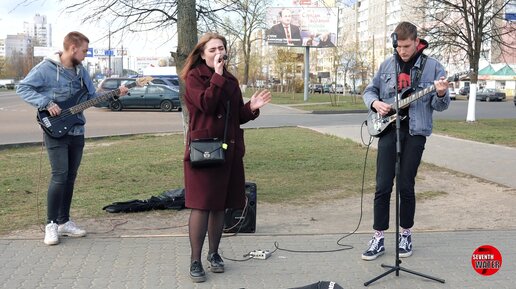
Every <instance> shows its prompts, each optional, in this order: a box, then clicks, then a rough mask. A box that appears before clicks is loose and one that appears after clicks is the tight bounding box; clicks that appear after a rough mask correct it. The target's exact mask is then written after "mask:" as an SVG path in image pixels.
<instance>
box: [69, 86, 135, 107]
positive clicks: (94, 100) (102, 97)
mask: <svg viewBox="0 0 516 289" xmlns="http://www.w3.org/2000/svg"><path fill="white" fill-rule="evenodd" d="M124 86H125V87H127V88H128V89H131V88H133V87H135V86H137V83H136V82H131V83H129V84H124ZM119 93H120V89H119V88H117V89H115V90H111V91H108V92H106V93H104V94H102V95H100V96H97V97H95V98H92V99H90V100H87V101H85V102H81V103H79V104H77V105H74V106H72V107H70V108H69V109H68V110H69V111H70V112H71V113H72V114H76V113H79V112H81V111H83V110H85V109H87V108H89V107H92V106H94V105H95V104H98V103H101V102H103V101H106V100H108V99H110V98H113V97H114V96H116V95H118V94H119Z"/></svg>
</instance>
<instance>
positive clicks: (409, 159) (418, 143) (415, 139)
mask: <svg viewBox="0 0 516 289" xmlns="http://www.w3.org/2000/svg"><path fill="white" fill-rule="evenodd" d="M400 141H401V155H400V175H399V181H398V183H399V186H400V187H399V190H400V210H399V214H400V226H401V227H402V228H406V229H409V228H412V226H413V225H414V215H415V212H416V195H415V191H414V185H415V180H416V175H417V170H418V168H419V164H420V163H421V157H422V156H423V151H424V149H425V143H426V137H425V136H421V135H416V136H412V135H410V134H409V131H408V125H407V124H406V123H405V124H404V125H402V127H401V129H400ZM395 174H396V129H395V128H392V129H390V130H389V131H387V132H386V134H385V135H383V136H381V137H380V139H379V140H378V156H377V159H376V192H375V196H374V224H373V229H375V230H377V231H384V230H387V229H388V228H389V212H390V200H391V193H392V187H393V185H394V177H395Z"/></svg>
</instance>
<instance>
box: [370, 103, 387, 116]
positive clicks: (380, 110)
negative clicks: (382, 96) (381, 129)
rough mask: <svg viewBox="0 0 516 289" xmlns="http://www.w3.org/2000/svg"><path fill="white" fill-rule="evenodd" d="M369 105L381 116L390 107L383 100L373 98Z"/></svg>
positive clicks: (385, 113)
mask: <svg viewBox="0 0 516 289" xmlns="http://www.w3.org/2000/svg"><path fill="white" fill-rule="evenodd" d="M371 106H372V107H373V108H374V109H375V110H376V112H378V113H379V114H380V115H381V116H384V115H387V114H388V113H389V112H390V111H391V109H392V107H391V105H390V104H387V103H385V102H383V101H380V100H375V101H373V104H371Z"/></svg>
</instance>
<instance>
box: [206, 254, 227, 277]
mask: <svg viewBox="0 0 516 289" xmlns="http://www.w3.org/2000/svg"><path fill="white" fill-rule="evenodd" d="M208 262H210V270H211V272H213V273H224V260H222V257H220V255H219V253H209V254H208Z"/></svg>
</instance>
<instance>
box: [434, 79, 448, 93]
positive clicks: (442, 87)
mask: <svg viewBox="0 0 516 289" xmlns="http://www.w3.org/2000/svg"><path fill="white" fill-rule="evenodd" d="M434 86H435V90H436V91H437V96H438V97H443V96H445V95H446V91H447V90H448V80H447V79H446V77H444V76H442V77H441V78H440V79H439V80H436V81H434Z"/></svg>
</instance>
